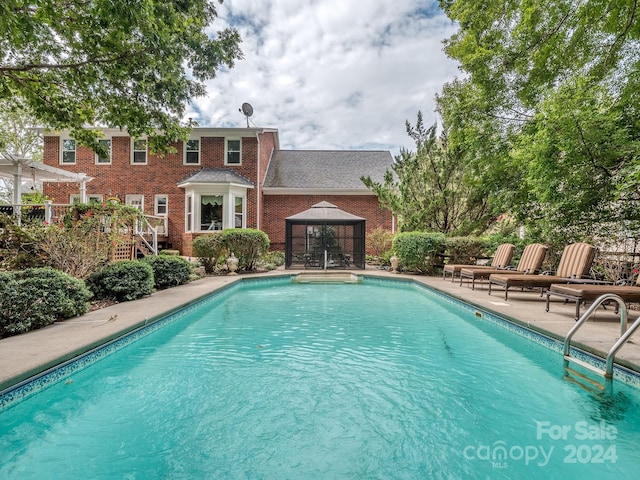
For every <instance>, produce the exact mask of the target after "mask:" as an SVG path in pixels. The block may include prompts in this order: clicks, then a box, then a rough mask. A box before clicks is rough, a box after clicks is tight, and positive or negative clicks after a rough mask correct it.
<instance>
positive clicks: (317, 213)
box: [287, 202, 364, 222]
mask: <svg viewBox="0 0 640 480" xmlns="http://www.w3.org/2000/svg"><path fill="white" fill-rule="evenodd" d="M287 220H294V221H310V222H318V221H333V222H336V221H340V222H353V221H359V220H364V218H362V217H358V216H356V215H353V214H351V213H348V212H345V211H344V210H340V209H339V208H338V207H336V206H335V205H334V204H333V203H329V202H320V203H316V204H315V205H313V206H312V207H311V208H310V209H309V210H305V211H304V212H300V213H296V214H295V215H291V216H290V217H287Z"/></svg>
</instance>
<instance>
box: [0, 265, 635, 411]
mask: <svg viewBox="0 0 640 480" xmlns="http://www.w3.org/2000/svg"><path fill="white" fill-rule="evenodd" d="M297 273H299V272H296V271H275V272H273V273H270V274H254V275H243V276H236V277H206V278H207V279H209V281H207V280H206V279H205V280H204V281H202V279H201V280H198V281H196V282H192V284H188V285H186V286H182V287H174V289H169V290H163V291H159V292H156V293H154V294H153V295H151V296H149V297H147V298H145V299H141V300H136V301H133V302H126V303H123V304H118V305H117V306H116V307H118V310H119V311H120V312H121V313H122V311H126V310H128V313H129V314H130V316H131V317H132V318H131V319H130V321H128V322H127V323H126V324H125V325H123V327H122V328H119V327H118V328H115V329H109V331H108V332H107V333H106V334H105V335H97V336H95V337H94V338H92V340H91V341H87V342H84V343H81V344H78V345H74V346H72V348H69V349H67V350H66V351H65V352H64V354H62V355H58V356H53V357H49V358H47V359H46V360H45V361H42V362H39V363H38V362H36V365H32V366H30V367H25V368H23V369H21V370H20V372H19V373H18V374H16V375H13V376H9V377H7V378H3V379H2V380H1V381H0V397H3V396H5V395H7V394H10V393H11V392H13V391H16V390H18V389H19V388H22V387H24V386H25V385H26V384H28V383H29V382H32V381H34V380H37V379H38V378H41V377H42V376H44V375H46V374H49V373H50V372H52V371H55V370H56V369H59V368H62V367H64V366H66V365H67V364H69V363H71V362H74V361H77V360H78V359H79V358H81V357H82V356H84V355H87V354H90V353H91V352H93V351H95V350H97V349H100V348H103V347H105V346H106V345H108V344H110V343H113V342H117V341H119V340H121V339H123V338H124V337H126V336H128V335H132V334H135V333H136V332H138V331H139V330H141V329H144V328H145V327H148V326H150V325H154V324H156V323H158V322H160V321H162V320H163V319H165V318H167V317H171V315H173V314H174V313H176V312H178V311H180V310H183V309H185V308H188V307H189V306H192V305H195V304H197V303H199V302H201V301H203V300H204V299H207V298H209V297H211V296H212V295H215V294H218V293H222V292H224V291H225V290H227V289H228V288H230V287H231V286H234V285H236V284H239V283H241V282H244V281H251V280H255V281H265V280H267V279H269V278H271V279H277V280H282V279H287V278H291V277H292V276H294V275H296V274H297ZM354 274H355V275H362V276H363V277H364V278H376V279H381V280H388V281H394V282H397V281H401V282H407V283H413V284H416V285H421V286H425V287H427V288H429V289H432V290H433V291H434V292H436V293H437V294H439V295H442V296H444V297H446V298H448V299H449V300H451V301H454V302H456V303H457V304H459V305H463V306H468V307H470V308H471V309H472V310H473V309H476V310H480V311H482V312H484V313H485V314H486V315H490V316H493V317H495V318H497V319H498V320H500V321H503V322H507V323H509V324H512V325H514V326H516V327H518V328H520V329H523V330H525V331H529V332H532V333H534V334H536V335H540V336H542V337H544V338H547V339H549V340H551V341H554V342H557V343H559V344H560V345H562V343H563V342H564V337H562V336H561V335H559V334H557V333H554V332H552V331H549V330H547V329H544V328H542V327H540V326H538V325H534V324H532V323H531V322H527V321H523V320H521V319H518V318H516V317H513V316H511V315H505V313H504V312H499V311H496V310H494V309H492V308H488V307H487V306H486V305H482V304H479V303H477V302H474V301H473V300H470V299H469V298H462V297H460V296H459V295H456V294H452V293H451V292H450V291H445V289H443V288H438V286H437V283H438V282H437V281H436V279H435V278H434V277H422V276H414V275H393V274H389V273H387V272H365V271H354ZM198 282H200V283H198ZM434 283H435V284H436V285H434ZM194 284H195V285H194ZM189 285H191V287H194V286H195V287H198V288H189ZM183 287H184V288H183ZM187 292H188V294H187ZM461 293H464V291H461ZM154 296H155V298H156V300H157V299H158V298H159V297H158V296H164V297H170V298H166V300H167V301H165V302H154ZM467 297H468V295H467ZM151 303H155V304H159V305H156V306H157V307H159V308H160V310H161V311H158V312H156V313H155V314H154V313H153V312H154V310H153V309H151V308H149V306H150V304H151ZM127 307H131V308H127ZM134 307H135V308H134ZM572 308H573V307H572ZM109 309H112V310H109ZM102 310H109V312H111V311H114V309H113V307H107V308H105V309H102ZM156 310H157V309H156ZM109 312H103V313H102V318H103V320H102V322H101V323H98V324H97V325H96V326H100V327H101V326H103V325H105V324H108V323H116V322H115V321H113V322H112V321H111V318H112V317H113V316H114V315H112V316H111V317H109V319H108V320H106V321H105V320H104V317H105V314H106V313H109ZM145 312H146V313H149V316H142V315H143V314H144V313H145ZM91 313H94V312H91ZM89 316H91V315H90V314H88V315H86V316H83V317H77V318H85V317H89ZM94 316H95V315H94ZM116 316H117V314H116ZM80 321H82V320H79V321H78V323H76V326H77V325H79V324H80V323H79V322H80ZM87 321H88V322H91V320H87ZM60 324H66V325H72V324H73V322H69V323H67V322H60ZM52 327H53V326H52ZM47 328H49V327H46V328H45V329H40V330H38V331H35V332H30V333H36V332H44V331H46V330H47ZM23 335H25V336H27V335H29V334H23ZM41 335H42V334H41ZM525 336H526V335H525ZM19 337H21V336H17V337H9V338H7V339H2V340H1V341H0V346H3V342H5V341H11V340H12V339H16V338H19ZM6 343H7V342H5V344H6ZM572 348H573V349H574V350H573V351H574V352H577V353H578V355H581V356H584V355H587V357H591V361H594V359H595V361H597V360H598V359H600V361H603V359H604V357H605V356H606V354H605V353H604V352H602V351H599V350H598V349H597V348H595V347H592V346H589V345H588V344H585V343H583V342H579V341H576V342H573V343H572ZM555 349H556V350H557V344H556V348H555ZM0 360H1V358H0ZM615 366H616V373H618V377H619V376H620V375H622V376H623V377H625V378H626V377H627V375H632V376H633V377H634V381H633V382H632V383H635V384H636V385H638V384H640V380H638V379H640V366H638V365H636V364H634V363H632V362H628V361H625V360H624V359H617V360H616V364H615ZM627 381H628V380H627ZM0 408H2V406H1V405H0Z"/></svg>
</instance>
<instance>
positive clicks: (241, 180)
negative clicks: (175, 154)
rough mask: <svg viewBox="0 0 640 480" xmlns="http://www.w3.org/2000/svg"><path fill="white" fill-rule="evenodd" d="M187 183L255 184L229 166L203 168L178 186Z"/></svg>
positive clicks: (248, 185)
mask: <svg viewBox="0 0 640 480" xmlns="http://www.w3.org/2000/svg"><path fill="white" fill-rule="evenodd" d="M187 183H226V184H229V183H233V184H236V185H244V186H247V187H253V186H254V184H253V182H252V181H251V180H249V179H248V178H247V177H245V176H243V175H240V174H238V173H236V172H234V171H233V170H231V169H229V168H201V169H200V170H197V171H196V172H194V173H192V174H191V175H188V176H187V177H185V179H184V180H182V181H181V182H178V186H179V187H180V186H182V185H185V184H187Z"/></svg>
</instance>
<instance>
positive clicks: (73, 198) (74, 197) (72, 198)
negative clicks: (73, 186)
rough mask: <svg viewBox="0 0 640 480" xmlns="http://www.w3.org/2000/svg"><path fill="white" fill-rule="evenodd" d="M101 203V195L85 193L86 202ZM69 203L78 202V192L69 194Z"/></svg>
mask: <svg viewBox="0 0 640 480" xmlns="http://www.w3.org/2000/svg"><path fill="white" fill-rule="evenodd" d="M94 202H95V203H102V195H98V194H94V195H87V203H94ZM69 203H80V194H78V193H74V194H71V195H69Z"/></svg>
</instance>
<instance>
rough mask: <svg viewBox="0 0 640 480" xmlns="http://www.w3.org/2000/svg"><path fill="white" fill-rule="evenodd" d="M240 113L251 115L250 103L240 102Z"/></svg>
mask: <svg viewBox="0 0 640 480" xmlns="http://www.w3.org/2000/svg"><path fill="white" fill-rule="evenodd" d="M241 111H242V113H244V114H245V116H247V117H250V116H251V115H253V107H252V106H251V104H250V103H243V104H242V110H241Z"/></svg>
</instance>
